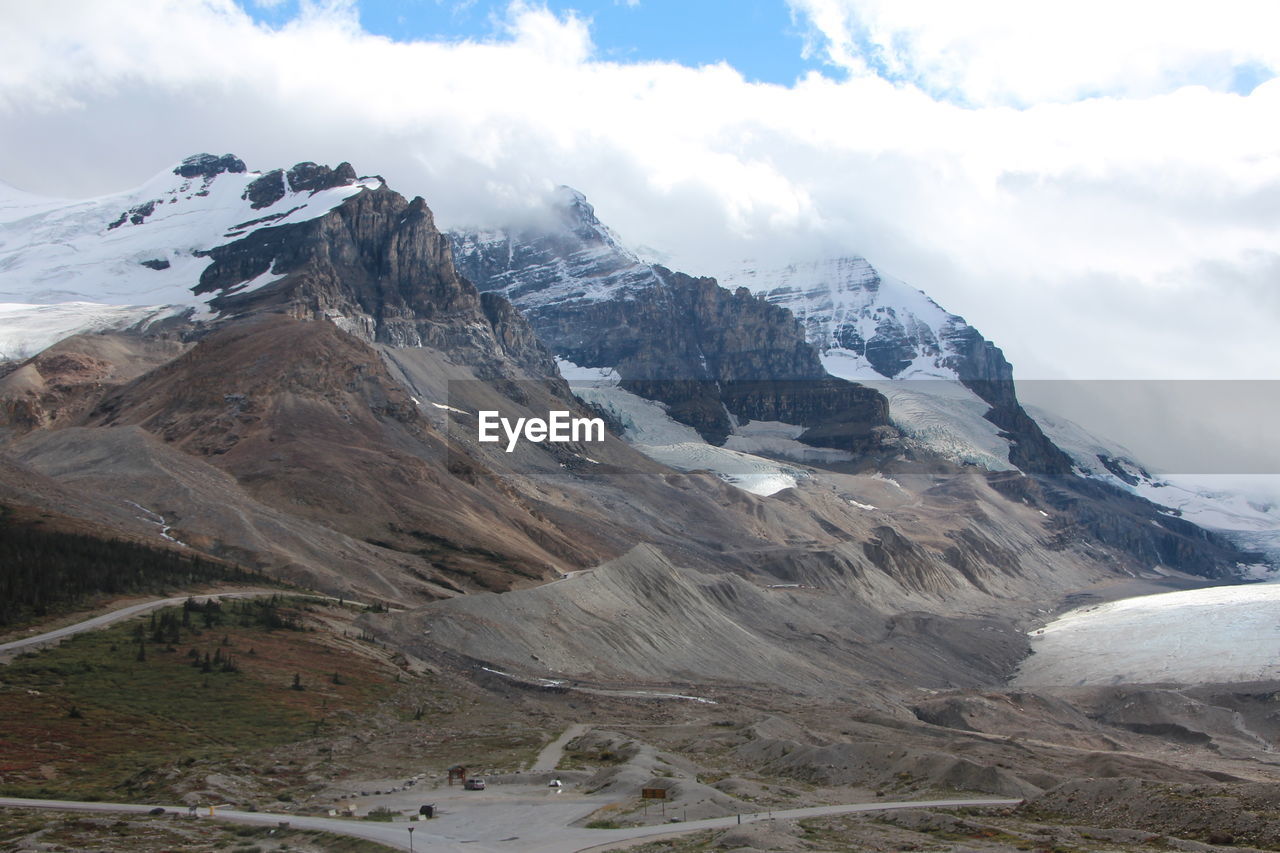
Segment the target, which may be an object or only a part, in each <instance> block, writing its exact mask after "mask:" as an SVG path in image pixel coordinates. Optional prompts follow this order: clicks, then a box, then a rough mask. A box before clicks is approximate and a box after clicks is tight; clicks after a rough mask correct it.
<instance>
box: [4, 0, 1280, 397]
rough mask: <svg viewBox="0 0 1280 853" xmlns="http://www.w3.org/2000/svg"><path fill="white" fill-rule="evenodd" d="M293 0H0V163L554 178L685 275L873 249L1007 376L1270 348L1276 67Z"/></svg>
mask: <svg viewBox="0 0 1280 853" xmlns="http://www.w3.org/2000/svg"><path fill="white" fill-rule="evenodd" d="M815 3H816V0H815ZM304 5H305V11H304V13H303V14H302V16H301V17H299V18H298V19H297V20H295V21H293V22H292V23H290V24H288V25H287V26H285V27H283V28H281V29H279V30H273V29H270V28H266V27H263V26H259V25H255V24H254V23H253V21H252V20H250V18H249V17H248V16H247V15H245V14H244V13H243V12H242V11H241V10H240V9H239V8H238V7H237V6H236V5H235V4H233V3H232V2H230V0H199V2H193V0H185V2H179V0H134V2H130V3H128V4H111V5H109V6H108V5H106V4H102V3H99V2H93V0H80V1H79V2H75V0H48V2H43V3H39V4H20V5H17V6H15V7H14V8H12V9H10V10H8V12H7V13H6V18H7V21H6V27H5V28H4V29H3V31H0V51H2V52H3V55H4V56H5V57H6V61H5V63H4V64H3V65H0V122H3V124H4V126H5V129H6V131H5V133H4V134H0V179H3V180H5V181H7V182H9V183H12V184H14V185H17V186H19V187H21V188H24V189H28V190H32V191H39V192H46V193H54V194H64V195H87V194H92V193H97V192H105V191H108V190H116V189H122V188H124V187H127V186H132V185H135V184H137V183H140V182H141V181H142V180H143V179H145V178H146V177H149V176H150V175H151V174H152V173H154V172H156V171H158V170H159V169H161V168H163V167H164V165H165V164H166V163H172V162H174V161H176V160H178V159H180V158H181V157H183V156H186V155H187V154H190V153H193V152H196V151H205V150H208V151H216V152H217V153H223V152H227V151H231V152H235V153H236V154H238V155H239V156H241V157H243V158H245V159H246V161H248V162H249V164H250V166H251V167H253V168H270V167H274V166H277V165H289V164H292V163H294V162H297V161H299V160H304V159H311V160H317V161H321V162H329V163H336V162H338V161H339V160H351V161H352V162H353V163H354V165H355V166H356V168H357V170H360V171H363V172H377V173H380V174H383V175H384V176H385V177H386V178H387V179H388V180H389V181H390V182H391V184H392V186H394V187H396V188H398V189H400V190H401V191H402V192H404V193H406V194H421V195H423V196H425V197H426V198H427V200H428V202H429V203H430V204H431V205H432V207H433V208H434V209H435V210H436V212H437V214H438V217H439V219H440V221H441V222H442V223H443V224H446V225H448V224H451V223H465V222H475V221H481V220H485V219H490V220H492V219H493V218H495V217H503V216H509V215H513V214H514V213H518V212H520V211H522V210H526V209H528V208H529V207H530V206H531V205H533V204H535V203H537V201H538V200H539V199H540V198H541V197H542V195H543V193H545V192H546V191H547V190H548V189H549V188H550V187H552V186H554V185H555V184H558V183H568V184H571V185H573V186H576V187H578V188H579V189H581V190H583V191H584V192H586V193H587V194H588V196H589V197H590V198H591V200H592V201H593V203H595V205H596V208H597V211H598V212H599V214H600V215H601V217H602V218H603V219H605V220H606V221H607V222H609V223H610V224H611V225H613V226H614V227H615V228H616V229H617V230H618V231H620V232H621V233H622V234H623V235H624V237H626V238H628V239H630V240H632V241H634V242H635V243H638V244H645V245H648V246H653V247H657V248H658V249H661V250H664V251H666V252H669V253H670V254H671V255H673V256H674V258H675V259H676V260H677V262H678V263H679V265H680V266H682V267H683V268H685V269H687V270H688V271H690V272H694V273H706V272H714V271H715V270H716V269H718V268H720V267H721V266H723V265H724V264H727V263H729V262H732V261H733V260H734V259H738V258H741V257H744V256H755V257H759V258H761V259H762V260H774V261H785V260H789V259H800V258H805V257H810V256H813V255H817V254H828V253H834V252H850V251H860V252H863V253H865V254H867V255H868V256H869V257H871V259H872V260H873V261H876V262H878V263H880V264H881V265H882V266H884V267H885V268H887V269H888V270H889V271H891V272H893V273H895V274H896V275H899V276H900V277H903V278H905V279H907V280H909V281H911V282H912V283H913V284H915V285H916V286H919V287H921V288H923V289H925V290H926V291H928V292H929V293H930V294H931V295H933V296H934V297H935V298H936V299H938V301H939V302H941V303H942V304H943V305H944V306H945V307H947V308H949V309H950V310H952V311H956V312H958V313H962V314H964V315H966V316H967V317H968V318H969V319H970V320H971V321H972V322H974V323H975V324H977V325H978V327H979V328H980V329H982V330H983V331H984V333H986V334H987V335H988V336H989V337H991V338H992V339H993V340H995V341H996V342H998V343H999V344H1001V345H1002V346H1003V347H1004V348H1005V349H1006V351H1007V352H1008V354H1009V356H1010V358H1011V359H1012V360H1013V361H1014V362H1015V364H1016V365H1017V366H1018V367H1019V373H1020V375H1023V376H1026V375H1042V376H1043V375H1063V374H1068V375H1076V376H1086V377H1097V376H1109V375H1121V376H1151V375H1154V376H1171V377H1179V376H1197V377H1202V376H1213V375H1215V374H1222V375H1241V374H1247V375H1253V376H1261V375H1267V376H1270V375H1276V374H1277V373H1280V364H1277V363H1276V360H1275V359H1274V358H1273V352H1274V344H1273V343H1272V330H1273V329H1274V327H1275V324H1276V322H1277V320H1280V305H1278V304H1277V301H1276V298H1275V297H1274V293H1275V285H1276V281H1275V276H1276V274H1277V266H1276V260H1275V259H1276V258H1277V257H1280V145H1278V144H1277V142H1276V140H1280V81H1272V82H1269V83H1266V84H1264V85H1262V86H1260V87H1258V88H1257V89H1256V90H1255V91H1253V93H1252V94H1251V95H1249V96H1248V97H1242V96H1240V95H1237V94H1232V93H1227V92H1220V91H1214V90H1212V89H1210V88H1205V87H1183V88H1176V89H1173V90H1170V91H1162V92H1160V93H1158V94H1140V93H1138V94H1134V93H1130V94H1127V95H1123V96H1121V95H1116V96H1113V97H1107V98H1095V99H1091V100H1087V101H1083V102H1079V103H1043V104H1037V105H1034V106H1031V107H1028V108H1024V109H1015V108H1011V107H1007V106H990V107H982V108H964V107H961V106H958V105H956V104H953V103H949V102H947V101H945V100H940V99H937V98H935V97H933V96H931V95H929V94H927V93H926V92H925V91H923V90H922V89H920V88H918V87H916V86H912V85H903V84H895V83H892V82H889V81H886V80H884V79H881V78H879V77H877V76H874V75H854V76H851V77H850V78H849V79H847V80H834V79H831V78H829V77H825V76H822V75H818V74H812V75H810V76H809V77H807V78H805V79H804V80H802V81H800V82H799V83H797V84H796V85H795V86H794V87H791V88H784V87H780V86H772V85H763V84H750V83H747V82H745V81H744V80H743V78H742V76H741V75H739V74H738V73H737V72H736V71H734V70H733V69H732V68H729V67H727V66H724V65H717V66H711V67H706V68H700V69H691V68H685V67H681V66H678V65H673V64H667V63H638V64H617V63H610V62H603V61H600V60H599V59H597V58H595V56H594V53H593V46H592V43H591V34H590V31H589V26H588V23H587V22H585V21H583V20H582V19H579V18H577V17H574V16H567V17H557V16H556V15H554V14H552V13H550V12H548V11H546V9H545V8H543V7H540V6H536V5H532V4H526V3H515V4H513V5H512V6H511V7H510V9H509V10H508V13H507V15H506V17H505V19H504V21H503V22H502V23H503V26H501V27H499V28H498V29H497V30H496V31H497V32H499V33H500V34H501V35H500V37H499V39H498V40H495V41H487V42H467V43H461V44H436V43H425V42H420V43H407V44H406V43H393V42H391V41H389V40H387V39H385V38H382V37H378V36H372V35H369V34H367V33H364V32H361V31H360V29H359V26H358V23H357V19H356V16H355V14H354V7H353V6H352V5H351V4H350V3H307V4H304ZM1117 5H1123V4H1117ZM814 9H815V11H814V15H815V18H814V20H815V21H817V20H819V18H818V17H817V16H818V14H819V12H821V11H822V10H821V9H818V8H817V6H816V5H815V6H814ZM837 12H840V10H839V9H837V8H836V7H834V6H832V7H831V8H830V9H829V10H828V13H829V14H830V16H831V22H829V23H828V24H824V25H825V26H828V31H832V30H831V29H830V28H833V27H837V26H839V25H840V21H842V20H845V19H844V18H840V17H839V16H838V15H837V14H836V13H837ZM823 20H825V19H823ZM1246 29H1247V28H1246ZM1241 39H1242V43H1244V44H1251V43H1252V34H1251V33H1245V34H1242V36H1241ZM953 40H954V39H953ZM1225 40H1226V36H1225V35H1224V36H1222V37H1221V38H1220V39H1218V41H1220V42H1224V43H1225ZM1080 64H1082V65H1084V64H1088V63H1087V61H1086V60H1085V59H1083V58H1082V59H1081V60H1080ZM957 67H959V66H957ZM1117 67H1119V66H1117ZM1122 72H1123V68H1121V71H1116V70H1115V67H1113V68H1112V70H1111V71H1110V72H1108V73H1113V74H1119V73H1122ZM1037 85H1040V84H1037Z"/></svg>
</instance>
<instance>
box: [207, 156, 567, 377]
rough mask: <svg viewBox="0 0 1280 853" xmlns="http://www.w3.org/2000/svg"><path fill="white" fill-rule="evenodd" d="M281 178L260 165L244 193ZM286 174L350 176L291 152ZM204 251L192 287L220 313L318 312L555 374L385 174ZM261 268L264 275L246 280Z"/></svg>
mask: <svg viewBox="0 0 1280 853" xmlns="http://www.w3.org/2000/svg"><path fill="white" fill-rule="evenodd" d="M283 180H284V177H282V176H281V174H280V173H279V172H271V173H268V174H267V175H264V176H263V177H262V178H259V179H258V180H257V181H255V182H254V183H253V184H250V186H249V189H248V190H247V195H248V196H249V198H251V199H252V198H254V196H255V195H257V196H259V201H255V202H254V204H255V205H257V204H259V202H260V201H264V200H266V199H269V198H271V197H272V196H274V195H276V194H277V192H278V191H279V187H280V185H281V182H283ZM287 180H288V184H289V187H290V189H291V190H292V191H293V192H302V191H306V192H311V193H315V192H320V191H322V190H326V189H332V188H334V187H341V186H350V185H351V184H353V183H354V182H355V181H356V180H357V178H356V174H355V171H354V170H353V169H352V168H351V166H350V164H347V163H343V164H342V165H340V166H339V167H338V168H337V169H332V170H331V169H329V168H328V167H323V166H317V165H316V164H314V163H300V164H298V165H297V166H294V167H293V168H292V169H290V170H289V171H288V173H287ZM260 182H266V183H265V184H260ZM260 186H265V187H266V188H265V189H262V188H260ZM272 203H274V202H272ZM206 254H207V256H208V257H209V258H211V259H212V263H211V264H209V266H208V267H207V268H206V269H205V270H204V272H203V273H202V274H201V276H200V283H199V284H198V285H197V287H196V288H195V292H196V294H197V295H199V294H206V293H211V294H216V296H215V297H214V298H213V299H211V300H210V306H211V307H212V308H213V309H215V310H217V311H220V312H223V313H224V314H227V315H244V314H248V313H252V312H255V311H261V310H282V311H285V312H286V313H290V314H292V315H293V316H298V317H314V318H320V317H325V318H328V319H331V320H333V321H334V322H335V323H337V324H338V325H339V326H341V327H342V328H344V329H345V330H346V331H348V332H351V333H354V334H358V335H360V336H362V337H364V338H365V339H366V340H369V341H372V342H378V343H385V344H389V345H392V346H397V347H421V346H427V347H433V348H437V349H444V350H449V351H450V352H452V353H454V354H455V355H456V356H457V357H458V358H460V359H462V360H463V361H464V362H466V363H468V364H471V365H473V366H475V367H477V368H480V369H482V370H483V371H485V372H486V373H487V374H489V375H496V374H497V373H501V372H503V370H504V368H503V367H502V364H503V362H506V363H508V364H514V365H518V366H519V367H521V368H523V369H524V370H526V371H528V372H530V373H532V374H533V375H534V376H535V377H538V378H545V377H551V376H554V375H555V369H554V364H553V362H552V360H551V357H550V355H549V354H548V353H547V352H546V350H545V349H543V348H542V346H541V345H540V344H539V342H538V340H537V338H536V336H535V335H534V334H533V333H532V331H531V330H529V328H528V326H527V324H526V323H525V322H524V320H523V319H522V318H521V317H520V316H519V314H518V313H517V312H515V311H510V310H507V309H504V308H503V307H502V306H501V305H499V304H498V300H500V299H501V297H499V296H496V295H493V296H490V297H488V302H487V304H486V303H485V302H483V301H482V299H481V296H480V294H479V293H478V292H477V291H476V289H475V288H474V287H473V286H472V285H471V284H470V283H469V282H468V281H466V280H465V279H464V278H462V277H461V276H460V275H459V274H458V273H457V271H456V269H455V268H454V265H453V258H452V252H451V249H450V246H449V241H448V239H447V238H446V237H445V236H444V235H442V234H441V233H440V231H439V230H438V229H437V228H436V226H435V220H434V217H433V216H432V213H431V210H430V209H429V208H428V207H427V204H426V202H425V201H423V199H422V198H414V199H413V200H412V201H410V200H406V199H405V198H404V196H402V195H400V194H399V193H397V192H394V191H393V190H391V189H389V188H387V187H386V185H385V184H379V185H378V186H377V187H376V188H369V187H365V188H363V189H361V190H360V191H358V192H356V193H355V194H353V195H352V196H350V197H349V198H347V199H346V200H345V201H343V202H342V203H341V204H339V205H338V206H336V207H335V208H333V209H332V210H330V211H329V212H328V213H325V214H324V215H322V216H319V217H316V218H314V219H309V220H306V221H303V222H297V223H288V224H282V225H277V226H269V227H265V228H260V229H256V230H254V231H252V232H250V233H248V234H246V235H245V236H244V237H242V238H241V239H238V240H235V241H232V242H229V243H226V244H223V245H221V246H217V247H215V248H213V249H211V250H209V251H208V252H207V253H206ZM260 276H265V277H271V278H272V280H271V281H269V282H267V283H265V284H255V283H254V282H255V280H257V279H259V277H260Z"/></svg>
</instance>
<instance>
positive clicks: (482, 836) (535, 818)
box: [0, 797, 1022, 853]
mask: <svg viewBox="0 0 1280 853" xmlns="http://www.w3.org/2000/svg"><path fill="white" fill-rule="evenodd" d="M1021 802H1022V801H1021V800H1002V799H955V800H921V801H916V802H892V803H885V802H878V803H852V804H849V805H843V806H815V807H812V808H803V809H785V810H780V811H775V812H772V813H771V814H770V813H768V812H761V813H759V814H754V815H743V816H742V823H751V822H754V821H758V820H769V819H770V818H771V817H772V819H775V820H786V819H792V818H802V817H825V816H830V815H841V814H851V813H856V812H874V811H892V810H895V809H918V808H964V807H979V808H981V807H991V808H1006V807H1011V806H1016V805H1018V804H1020V803H1021ZM600 804H601V803H600V802H599V801H595V802H590V803H587V802H584V801H578V803H577V804H576V808H575V804H571V803H564V802H562V801H553V802H546V803H538V802H528V803H525V804H523V806H520V807H514V808H513V807H512V804H511V803H507V802H503V803H492V804H490V807H489V808H485V807H484V804H483V800H481V799H477V800H476V805H475V807H474V808H469V809H463V810H459V811H458V812H456V813H454V814H453V815H450V816H448V817H450V818H452V819H443V820H439V819H438V820H432V821H421V822H416V823H414V824H409V823H405V822H399V823H378V822H372V821H359V820H342V819H338V818H322V817H299V816H297V815H281V814H270V813H266V812H241V811H235V810H232V809H219V810H218V812H217V817H218V819H220V820H226V821H232V822H235V823H244V824H253V825H257V826H276V825H277V824H278V823H279V822H281V821H288V822H289V825H290V826H291V827H293V828H294V829H316V830H323V831H325V832H333V833H337V834H339V835H347V836H351V837H353V838H363V839H366V840H369V841H377V842H379V843H382V844H386V845H388V846H390V847H394V848H396V849H399V850H408V849H410V847H409V831H408V830H409V827H410V826H413V827H414V832H413V849H414V850H415V851H424V853H570V851H572V853H587V851H603V850H607V849H609V848H610V847H613V846H617V845H618V844H621V843H624V842H628V841H633V840H635V839H641V838H657V837H670V836H674V835H683V834H685V833H688V832H698V831H700V830H704V829H725V828H728V827H730V826H734V825H735V824H737V823H738V818H737V817H724V818H712V819H710V820H696V821H689V822H688V823H682V824H678V825H673V824H660V825H657V826H640V827H633V828H630V829H612V830H608V829H579V828H577V827H570V826H566V825H564V824H560V825H558V826H552V825H549V822H548V820H547V819H546V818H552V817H553V816H554V815H557V814H558V816H559V818H561V819H562V818H564V817H566V816H568V814H570V813H573V812H575V811H582V810H583V809H584V808H585V809H586V813H590V811H593V810H594V809H595V808H597V807H598V806H599V805H600ZM6 806H7V807H11V808H43V809H60V810H64V811H89V812H126V813H132V814H146V813H147V812H148V811H150V810H151V809H152V808H154V806H149V805H129V804H121V803H86V802H69V801H62V800H27V799H20V798H16V797H0V807H6ZM167 808H168V810H169V811H177V812H179V813H184V812H185V811H186V809H185V808H184V807H182V808H180V807H176V806H170V807H167ZM539 818H541V819H539ZM203 819H205V820H207V819H208V818H207V817H206V818H203Z"/></svg>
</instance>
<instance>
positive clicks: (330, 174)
mask: <svg viewBox="0 0 1280 853" xmlns="http://www.w3.org/2000/svg"><path fill="white" fill-rule="evenodd" d="M356 179H357V176H356V170H355V169H354V168H352V166H351V164H350V163H347V162H345V161H344V162H342V163H339V164H338V168H336V169H330V168H329V167H328V166H320V165H318V164H316V163H312V162H311V161H309V160H308V161H306V162H303V163H299V164H297V165H296V166H294V167H293V168H292V169H290V170H289V189H291V190H293V191H294V192H296V193H300V192H311V193H316V192H319V191H320V190H328V189H332V188H334V187H345V186H349V185H350V184H354V183H355V182H356Z"/></svg>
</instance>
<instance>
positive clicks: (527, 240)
mask: <svg viewBox="0 0 1280 853" xmlns="http://www.w3.org/2000/svg"><path fill="white" fill-rule="evenodd" d="M551 212H552V213H553V216H552V217H551V219H550V221H544V222H542V223H540V224H538V225H531V226H526V227H523V228H515V229H508V230H495V229H490V230H476V231H454V232H452V233H450V235H449V236H450V239H451V240H452V242H453V253H454V258H455V260H456V262H457V264H458V268H459V270H461V271H462V273H463V275H465V276H466V277H467V278H469V279H470V280H471V281H472V282H474V283H475V285H476V286H477V287H478V288H480V289H481V290H489V291H496V292H498V293H500V294H502V295H503V296H505V297H506V298H507V299H509V300H511V302H512V303H513V304H515V305H516V307H518V308H520V309H521V310H522V311H529V310H536V309H538V308H542V307H546V306H551V305H557V304H563V303H570V302H584V301H585V302H595V301H601V300H605V299H615V298H625V297H626V295H627V294H628V293H630V292H634V291H635V290H637V289H641V288H647V287H651V286H653V285H655V284H657V283H658V278H657V275H656V274H655V273H654V271H653V268H652V267H651V266H650V265H649V264H647V263H645V262H644V261H642V260H641V259H640V258H639V257H638V256H637V255H636V254H635V253H634V252H632V251H631V250H630V249H628V248H627V247H626V246H625V245H623V243H622V240H621V239H619V238H618V236H617V235H616V234H615V233H614V232H613V231H612V230H611V229H610V228H609V227H608V226H606V225H604V224H603V223H602V222H600V220H599V219H597V218H596V214H595V208H593V207H592V206H591V204H590V203H589V202H588V201H587V197H586V196H585V195H583V194H582V193H580V192H578V191H577V190H575V189H573V188H571V187H566V186H561V187H559V188H558V189H557V190H556V191H555V193H554V194H553V196H552V198H551Z"/></svg>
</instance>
